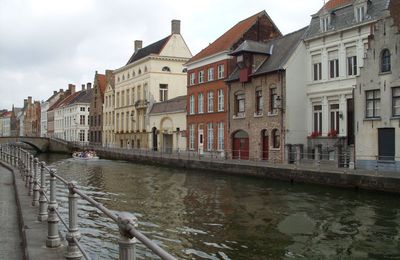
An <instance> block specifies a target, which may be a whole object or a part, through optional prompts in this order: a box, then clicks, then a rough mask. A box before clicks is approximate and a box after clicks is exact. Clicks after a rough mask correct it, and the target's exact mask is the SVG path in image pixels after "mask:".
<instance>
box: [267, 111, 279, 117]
mask: <svg viewBox="0 0 400 260" xmlns="http://www.w3.org/2000/svg"><path fill="white" fill-rule="evenodd" d="M277 115H278V113H271V112H268V116H277Z"/></svg>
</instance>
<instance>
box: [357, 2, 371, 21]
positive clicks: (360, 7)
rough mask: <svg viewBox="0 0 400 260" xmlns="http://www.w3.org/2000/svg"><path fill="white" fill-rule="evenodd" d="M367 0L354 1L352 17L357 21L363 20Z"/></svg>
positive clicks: (365, 13)
mask: <svg viewBox="0 0 400 260" xmlns="http://www.w3.org/2000/svg"><path fill="white" fill-rule="evenodd" d="M367 6H368V1H367V0H358V1H356V2H355V3H354V17H355V19H356V22H357V23H360V22H362V21H364V20H365V18H366V15H367Z"/></svg>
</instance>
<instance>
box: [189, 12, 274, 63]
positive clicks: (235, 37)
mask: <svg viewBox="0 0 400 260" xmlns="http://www.w3.org/2000/svg"><path fill="white" fill-rule="evenodd" d="M263 15H266V16H267V17H268V18H269V16H268V14H267V12H265V11H262V12H259V13H257V14H255V15H253V16H250V17H249V18H247V19H245V20H242V21H240V22H238V23H237V24H236V25H235V26H233V27H232V28H231V29H229V30H228V31H227V32H225V33H224V34H223V35H221V36H220V37H219V38H218V39H216V40H215V41H214V42H213V43H211V44H210V45H208V46H207V47H206V48H204V49H203V50H201V51H200V52H199V53H197V54H196V55H194V56H193V57H192V58H191V59H190V60H189V61H188V62H187V63H191V62H194V61H197V60H200V59H203V58H205V57H208V56H211V55H213V54H217V53H220V52H223V51H229V50H230V49H231V48H232V46H233V45H234V44H235V43H237V42H238V41H239V40H240V38H242V37H243V35H244V34H245V33H246V32H247V31H248V30H249V29H250V28H251V27H252V26H253V25H254V24H255V23H256V22H257V21H258V18H259V17H261V16H263ZM269 20H270V21H271V23H273V22H272V20H271V19H269ZM275 27H276V26H275ZM277 30H278V29H277Z"/></svg>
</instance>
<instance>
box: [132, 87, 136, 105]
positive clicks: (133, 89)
mask: <svg viewBox="0 0 400 260" xmlns="http://www.w3.org/2000/svg"><path fill="white" fill-rule="evenodd" d="M131 100H132V105H133V104H135V88H132V97H131Z"/></svg>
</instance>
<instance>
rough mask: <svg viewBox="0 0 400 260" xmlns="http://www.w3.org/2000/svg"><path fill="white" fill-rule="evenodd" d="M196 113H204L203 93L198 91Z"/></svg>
mask: <svg viewBox="0 0 400 260" xmlns="http://www.w3.org/2000/svg"><path fill="white" fill-rule="evenodd" d="M197 113H199V114H203V113H204V95H203V93H199V94H198V96H197Z"/></svg>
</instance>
